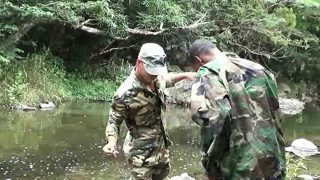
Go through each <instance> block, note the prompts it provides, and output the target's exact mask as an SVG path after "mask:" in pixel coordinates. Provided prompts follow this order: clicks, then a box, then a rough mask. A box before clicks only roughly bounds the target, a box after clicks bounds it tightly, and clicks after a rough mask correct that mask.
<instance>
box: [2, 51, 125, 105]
mask: <svg viewBox="0 0 320 180" xmlns="http://www.w3.org/2000/svg"><path fill="white" fill-rule="evenodd" d="M125 65H127V64H125V63H123V62H122V63H121V64H115V63H111V64H110V65H109V66H106V67H105V69H104V71H105V72H106V73H105V74H106V76H105V77H104V78H102V77H101V75H100V77H99V78H97V77H94V76H93V75H92V74H90V72H89V71H87V72H85V71H81V72H76V73H67V72H66V70H65V68H64V65H63V60H62V59H61V58H58V57H55V56H53V55H52V54H51V52H50V51H49V50H44V51H42V52H41V53H38V54H32V55H29V56H27V57H26V58H24V59H21V60H15V61H11V62H10V64H7V65H2V66H0V86H1V88H0V104H5V105H12V104H18V103H23V104H35V103H39V102H42V101H55V102H59V101H62V100H67V99H78V100H107V99H110V98H111V97H112V95H113V93H114V91H115V90H116V88H117V86H118V85H119V83H120V81H122V80H123V78H124V77H125V75H126V71H125V70H126V68H125V67H124V66H125ZM100 71H103V70H101V69H100Z"/></svg>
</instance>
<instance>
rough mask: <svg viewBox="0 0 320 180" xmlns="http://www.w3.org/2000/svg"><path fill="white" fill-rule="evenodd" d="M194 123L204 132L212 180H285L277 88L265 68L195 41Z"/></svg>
mask: <svg viewBox="0 0 320 180" xmlns="http://www.w3.org/2000/svg"><path fill="white" fill-rule="evenodd" d="M189 63H191V65H192V66H193V68H194V69H195V70H197V75H196V77H195V80H194V84H193V86H192V95H191V111H192V119H193V121H194V122H196V123H197V124H198V125H199V126H200V127H201V137H202V144H203V147H202V150H203V159H202V164H203V167H204V168H205V171H206V175H207V177H208V179H228V180H229V179H230V180H233V179H234V180H238V179H284V178H285V153H284V141H283V138H282V131H281V128H280V124H279V121H280V120H279V102H278V95H277V85H276V82H275V80H274V77H273V75H272V73H270V72H269V71H267V70H266V69H265V68H264V67H262V66H261V65H259V64H257V63H254V62H251V61H248V60H245V59H241V58H239V57H231V56H227V55H226V54H225V53H222V52H220V51H219V50H218V49H217V48H216V47H215V46H214V45H213V44H212V43H211V42H209V41H206V40H197V41H195V42H194V43H193V44H192V45H191V46H190V49H189Z"/></svg>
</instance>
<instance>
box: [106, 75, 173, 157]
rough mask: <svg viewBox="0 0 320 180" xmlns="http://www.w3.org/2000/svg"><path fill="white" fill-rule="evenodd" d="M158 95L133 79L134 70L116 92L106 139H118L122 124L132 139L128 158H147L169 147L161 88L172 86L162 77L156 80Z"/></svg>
mask: <svg viewBox="0 0 320 180" xmlns="http://www.w3.org/2000/svg"><path fill="white" fill-rule="evenodd" d="M157 82H158V83H157V92H156V93H155V92H152V91H150V90H148V89H147V87H145V86H144V85H143V84H142V83H141V82H140V81H139V80H138V79H137V77H136V75H135V73H134V71H132V72H131V74H130V76H129V77H128V78H127V79H126V80H125V81H124V82H123V83H122V84H121V86H120V87H119V88H118V90H117V91H116V93H115V96H114V98H113V102H112V104H111V108H110V111H109V120H108V123H107V127H106V137H108V136H115V137H117V138H118V136H119V130H120V125H121V123H122V122H123V121H125V123H126V126H127V128H128V131H129V133H130V135H131V137H132V149H131V150H130V155H129V156H130V157H129V158H131V159H132V158H133V157H134V156H135V157H140V158H146V156H150V153H151V152H150V151H156V150H157V149H159V148H163V147H165V148H166V147H167V146H169V145H170V140H169V138H168V135H167V133H166V131H165V121H164V119H163V113H164V111H165V93H164V89H165V88H166V87H168V86H172V85H173V84H174V82H173V81H171V79H169V78H168V77H164V76H159V77H158V78H157ZM155 149H156V150H155Z"/></svg>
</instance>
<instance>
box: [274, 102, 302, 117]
mask: <svg viewBox="0 0 320 180" xmlns="http://www.w3.org/2000/svg"><path fill="white" fill-rule="evenodd" d="M279 104H280V109H281V112H282V113H283V114H288V115H294V114H299V113H301V112H302V110H303V109H304V105H305V103H304V102H302V101H299V100H298V99H293V98H290V99H285V98H279Z"/></svg>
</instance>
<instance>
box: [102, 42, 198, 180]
mask: <svg viewBox="0 0 320 180" xmlns="http://www.w3.org/2000/svg"><path fill="white" fill-rule="evenodd" d="M165 57H166V54H165V53H164V50H163V48H162V47H161V46H160V45H158V44H155V43H146V44H143V45H142V47H141V49H140V53H139V55H138V59H137V61H136V67H135V69H134V70H133V71H132V72H131V75H130V76H129V77H128V78H127V79H126V80H125V81H124V82H123V83H122V85H121V86H120V87H119V88H118V90H117V92H116V93H115V96H114V98H113V102H112V104H111V108H110V112H109V120H108V124H107V127H106V137H107V142H108V143H107V145H106V146H104V148H103V150H104V152H105V154H106V155H109V156H112V155H113V156H116V154H117V151H116V150H115V147H116V144H117V139H118V136H119V130H120V125H121V123H122V121H123V120H124V121H125V122H126V125H127V128H128V130H129V134H130V136H129V138H130V144H131V147H130V149H129V154H128V157H127V159H128V163H129V164H130V165H131V166H132V172H131V176H130V179H144V180H151V179H152V180H154V179H159V180H161V179H167V176H168V174H169V171H170V160H169V151H168V146H169V145H170V144H171V141H170V140H169V138H168V135H167V132H166V130H165V122H164V119H163V113H164V111H165V95H164V88H166V87H169V86H173V85H174V84H175V83H176V82H178V81H180V80H182V79H189V80H192V79H193V77H194V75H195V74H194V73H179V74H167V72H168V71H167V67H166V63H165Z"/></svg>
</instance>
